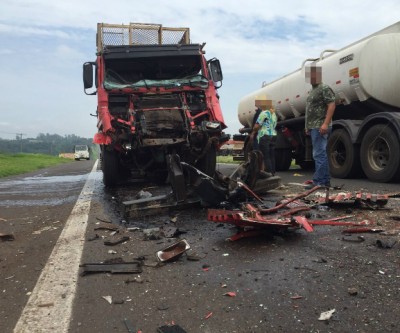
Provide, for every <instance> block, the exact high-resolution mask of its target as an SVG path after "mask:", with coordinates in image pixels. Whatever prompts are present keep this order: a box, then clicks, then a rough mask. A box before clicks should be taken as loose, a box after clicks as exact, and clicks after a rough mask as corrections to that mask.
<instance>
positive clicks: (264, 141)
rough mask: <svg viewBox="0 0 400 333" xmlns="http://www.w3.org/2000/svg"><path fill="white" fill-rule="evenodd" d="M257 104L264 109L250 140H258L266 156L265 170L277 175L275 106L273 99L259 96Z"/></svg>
mask: <svg viewBox="0 0 400 333" xmlns="http://www.w3.org/2000/svg"><path fill="white" fill-rule="evenodd" d="M255 104H256V106H258V107H260V108H261V109H262V111H261V113H260V115H259V116H258V118H257V121H256V123H255V125H254V126H253V130H252V132H251V134H250V140H251V141H254V140H257V142H258V145H259V150H260V151H261V152H262V154H263V157H264V167H265V171H266V172H269V173H270V174H271V175H272V176H274V175H275V172H276V170H275V146H276V138H277V132H276V124H277V122H278V118H277V116H276V113H275V109H274V107H273V102H272V100H268V99H266V98H259V99H258V100H256V103H255Z"/></svg>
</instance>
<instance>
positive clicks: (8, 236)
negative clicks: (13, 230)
mask: <svg viewBox="0 0 400 333" xmlns="http://www.w3.org/2000/svg"><path fill="white" fill-rule="evenodd" d="M0 239H1V240H2V241H3V242H6V241H13V240H15V237H14V235H13V234H2V233H0Z"/></svg>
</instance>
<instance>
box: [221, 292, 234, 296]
mask: <svg viewBox="0 0 400 333" xmlns="http://www.w3.org/2000/svg"><path fill="white" fill-rule="evenodd" d="M223 296H229V297H236V293H235V292H234V291H228V292H227V293H225V294H223Z"/></svg>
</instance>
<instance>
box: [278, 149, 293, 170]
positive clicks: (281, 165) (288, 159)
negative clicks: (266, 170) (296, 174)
mask: <svg viewBox="0 0 400 333" xmlns="http://www.w3.org/2000/svg"><path fill="white" fill-rule="evenodd" d="M290 164H292V151H291V150H290V149H275V169H276V171H287V170H289V168H290Z"/></svg>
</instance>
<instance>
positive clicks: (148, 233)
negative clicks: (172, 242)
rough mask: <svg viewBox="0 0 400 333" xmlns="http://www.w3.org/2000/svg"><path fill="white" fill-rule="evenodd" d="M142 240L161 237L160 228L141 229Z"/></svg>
mask: <svg viewBox="0 0 400 333" xmlns="http://www.w3.org/2000/svg"><path fill="white" fill-rule="evenodd" d="M143 234H144V240H158V239H161V230H160V228H149V229H143Z"/></svg>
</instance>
